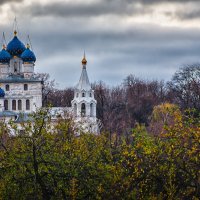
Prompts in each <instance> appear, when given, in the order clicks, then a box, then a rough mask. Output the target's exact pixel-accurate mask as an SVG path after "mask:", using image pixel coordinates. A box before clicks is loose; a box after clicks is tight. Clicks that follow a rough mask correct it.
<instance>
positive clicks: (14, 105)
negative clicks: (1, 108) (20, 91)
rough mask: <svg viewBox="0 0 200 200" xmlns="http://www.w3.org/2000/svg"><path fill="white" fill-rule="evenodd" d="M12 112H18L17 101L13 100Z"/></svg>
mask: <svg viewBox="0 0 200 200" xmlns="http://www.w3.org/2000/svg"><path fill="white" fill-rule="evenodd" d="M12 110H16V100H12Z"/></svg>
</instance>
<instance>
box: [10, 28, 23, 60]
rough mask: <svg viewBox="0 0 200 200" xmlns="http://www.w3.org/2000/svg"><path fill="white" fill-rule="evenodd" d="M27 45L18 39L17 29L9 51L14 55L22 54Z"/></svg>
mask: <svg viewBox="0 0 200 200" xmlns="http://www.w3.org/2000/svg"><path fill="white" fill-rule="evenodd" d="M25 49H26V47H25V46H24V44H23V43H22V42H21V41H20V40H19V39H18V37H17V31H15V32H14V38H13V39H12V40H11V41H10V42H9V43H8V46H7V51H8V52H9V53H10V54H11V55H12V56H20V55H21V54H22V53H23V52H24V50H25Z"/></svg>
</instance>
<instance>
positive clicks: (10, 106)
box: [0, 32, 42, 115]
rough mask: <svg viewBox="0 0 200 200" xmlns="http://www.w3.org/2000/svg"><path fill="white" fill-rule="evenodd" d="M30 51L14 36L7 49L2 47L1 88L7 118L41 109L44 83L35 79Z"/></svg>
mask: <svg viewBox="0 0 200 200" xmlns="http://www.w3.org/2000/svg"><path fill="white" fill-rule="evenodd" d="M9 45H10V47H9ZM29 48H30V47H29V45H27V48H25V46H24V45H23V43H22V42H21V41H20V40H19V39H18V38H17V32H15V35H14V38H13V40H11V41H10V42H9V44H8V47H7V48H6V47H5V45H3V49H2V51H1V52H0V87H1V89H3V90H4V92H5V96H4V98H3V99H1V111H2V112H4V113H6V114H8V112H13V113H16V115H17V114H19V113H27V114H28V113H31V112H33V111H36V109H37V108H41V107H42V81H41V80H40V79H39V78H37V77H35V76H34V66H35V55H34V53H33V52H32V51H31V50H30V49H29ZM5 53H6V55H5ZM23 54H24V55H23ZM8 56H10V57H8ZM2 115H3V114H2Z"/></svg>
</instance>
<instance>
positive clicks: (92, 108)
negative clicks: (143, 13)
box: [90, 103, 94, 117]
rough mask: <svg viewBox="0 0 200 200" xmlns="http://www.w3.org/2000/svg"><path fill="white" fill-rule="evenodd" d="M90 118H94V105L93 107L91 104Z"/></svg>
mask: <svg viewBox="0 0 200 200" xmlns="http://www.w3.org/2000/svg"><path fill="white" fill-rule="evenodd" d="M90 117H94V105H93V103H91V104H90Z"/></svg>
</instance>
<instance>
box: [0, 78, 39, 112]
mask: <svg viewBox="0 0 200 200" xmlns="http://www.w3.org/2000/svg"><path fill="white" fill-rule="evenodd" d="M7 84H8V85H9V91H6V85H7ZM24 84H27V85H28V90H24ZM1 88H2V89H3V90H4V91H5V93H6V95H5V97H4V100H8V110H10V111H14V112H19V111H20V112H27V113H30V112H33V111H35V110H36V109H37V108H41V107H42V84H41V83H40V82H31V83H29V82H24V83H3V84H2V85H1ZM12 100H16V110H12ZM18 100H21V101H22V110H19V109H18V106H17V102H18ZM26 100H30V110H26Z"/></svg>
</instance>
